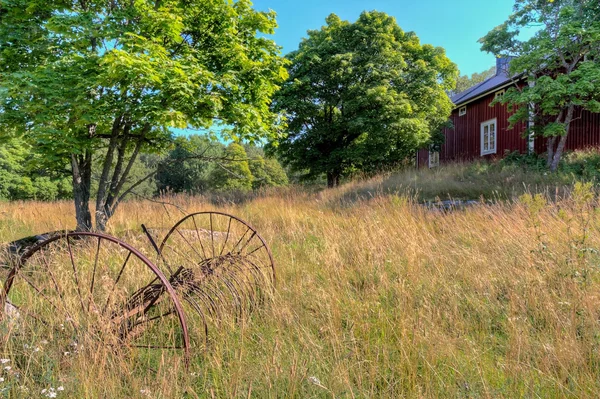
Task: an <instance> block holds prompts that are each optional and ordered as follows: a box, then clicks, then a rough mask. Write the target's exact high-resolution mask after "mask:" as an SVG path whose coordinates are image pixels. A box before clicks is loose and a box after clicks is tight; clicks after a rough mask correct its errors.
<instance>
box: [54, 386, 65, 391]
mask: <svg viewBox="0 0 600 399" xmlns="http://www.w3.org/2000/svg"><path fill="white" fill-rule="evenodd" d="M56 390H57V391H64V390H65V387H63V386H62V385H61V386H59V387H58V388H56Z"/></svg>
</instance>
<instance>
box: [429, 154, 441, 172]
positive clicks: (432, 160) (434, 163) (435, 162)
mask: <svg viewBox="0 0 600 399" xmlns="http://www.w3.org/2000/svg"><path fill="white" fill-rule="evenodd" d="M428 158H429V168H436V167H438V166H440V152H439V151H431V150H429V156H428Z"/></svg>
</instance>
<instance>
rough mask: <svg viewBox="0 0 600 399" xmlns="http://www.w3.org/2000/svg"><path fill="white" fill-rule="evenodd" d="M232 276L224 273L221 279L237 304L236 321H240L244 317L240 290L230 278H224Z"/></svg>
mask: <svg viewBox="0 0 600 399" xmlns="http://www.w3.org/2000/svg"><path fill="white" fill-rule="evenodd" d="M230 275H231V274H230V273H223V274H222V275H221V276H220V279H221V281H222V282H223V283H224V284H225V286H226V287H227V289H228V290H229V292H230V293H231V297H232V299H233V301H234V303H235V308H236V310H237V315H236V320H238V319H241V318H242V316H243V315H244V311H243V306H242V296H241V295H240V293H239V292H238V290H237V289H236V287H235V286H234V284H233V283H232V282H231V281H230V280H229V279H228V278H225V277H224V276H228V277H229V276H230Z"/></svg>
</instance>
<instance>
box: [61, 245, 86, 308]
mask: <svg viewBox="0 0 600 399" xmlns="http://www.w3.org/2000/svg"><path fill="white" fill-rule="evenodd" d="M65 237H66V239H67V248H68V249H69V257H70V258H71V265H73V277H74V278H75V284H77V295H79V301H80V302H81V310H83V311H84V312H85V306H84V305H83V297H82V296H81V288H80V286H79V277H78V275H77V267H76V266H75V260H74V259H73V249H72V248H71V241H70V240H69V238H70V236H69V235H68V234H67V235H66V236H65Z"/></svg>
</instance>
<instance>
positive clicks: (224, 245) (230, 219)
mask: <svg viewBox="0 0 600 399" xmlns="http://www.w3.org/2000/svg"><path fill="white" fill-rule="evenodd" d="M232 220H233V218H232V217H231V216H229V223H228V224H227V235H226V236H225V242H224V243H223V246H222V247H221V251H220V252H219V256H221V255H223V250H224V249H225V247H226V246H227V241H229V232H230V231H231V221H232Z"/></svg>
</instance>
